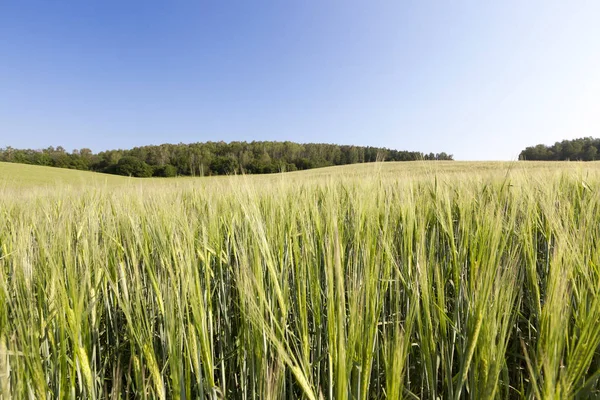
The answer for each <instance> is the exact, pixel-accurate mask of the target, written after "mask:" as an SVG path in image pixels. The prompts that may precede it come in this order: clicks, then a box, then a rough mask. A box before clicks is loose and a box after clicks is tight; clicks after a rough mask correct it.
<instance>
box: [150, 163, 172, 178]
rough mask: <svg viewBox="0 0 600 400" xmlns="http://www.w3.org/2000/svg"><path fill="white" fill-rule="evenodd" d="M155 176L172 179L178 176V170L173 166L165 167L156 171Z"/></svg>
mask: <svg viewBox="0 0 600 400" xmlns="http://www.w3.org/2000/svg"><path fill="white" fill-rule="evenodd" d="M154 176H158V177H162V178H172V177H174V176H177V168H176V167H174V166H172V165H171V164H167V165H163V166H162V167H157V168H155V169H154Z"/></svg>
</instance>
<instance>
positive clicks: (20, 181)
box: [0, 162, 131, 187]
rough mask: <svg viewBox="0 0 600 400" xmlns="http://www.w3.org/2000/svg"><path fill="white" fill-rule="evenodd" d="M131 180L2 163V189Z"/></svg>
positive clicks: (90, 173)
mask: <svg viewBox="0 0 600 400" xmlns="http://www.w3.org/2000/svg"><path fill="white" fill-rule="evenodd" d="M130 180H131V179H130V178H127V177H122V176H117V175H108V174H99V173H96V172H87V171H78V170H72V169H63V168H52V167H42V166H38V165H27V164H15V163H4V162H0V187H5V186H8V187H31V186H38V187H43V186H56V185H77V186H81V185H114V184H123V183H127V182H129V181H130Z"/></svg>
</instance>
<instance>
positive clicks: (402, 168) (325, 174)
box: [0, 161, 600, 188]
mask: <svg viewBox="0 0 600 400" xmlns="http://www.w3.org/2000/svg"><path fill="white" fill-rule="evenodd" d="M596 170H600V162H591V163H590V162H588V163H578V162H544V161H538V162H465V161H436V162H431V161H414V162H386V163H369V164H353V165H343V166H336V167H326V168H316V169H311V170H306V171H295V172H289V173H285V174H267V175H248V176H245V177H223V176H218V177H211V178H210V179H206V178H205V179H198V178H191V177H183V178H175V179H173V178H169V179H165V178H144V179H140V178H129V177H123V176H117V175H110V174H101V173H95V172H87V171H77V170H70V169H62V168H52V167H41V166H36V165H27V164H14V163H3V162H0V185H6V186H7V187H29V188H31V187H33V186H37V187H46V186H56V185H72V186H81V185H84V186H102V185H132V184H133V185H139V184H145V185H153V184H156V183H160V184H167V185H176V186H178V185H181V184H182V183H185V184H189V183H192V182H194V183H198V182H200V183H201V184H203V185H204V184H206V181H209V182H214V181H215V180H219V181H221V182H222V181H223V180H227V179H234V180H236V179H245V180H248V179H250V180H259V181H274V180H279V179H281V177H282V176H285V177H286V178H285V179H288V180H298V179H301V180H305V179H312V178H318V179H321V178H334V179H338V178H352V179H353V178H370V177H373V176H382V177H385V178H429V177H432V176H434V175H440V176H451V175H461V174H467V175H472V174H474V173H479V174H482V173H483V174H485V175H487V176H504V175H506V174H507V173H512V174H513V175H514V174H518V173H519V172H523V173H534V172H535V173H540V172H541V173H550V174H555V173H557V172H562V171H565V172H566V171H584V172H585V171H588V172H589V171H596Z"/></svg>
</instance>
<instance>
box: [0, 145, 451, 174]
mask: <svg viewBox="0 0 600 400" xmlns="http://www.w3.org/2000/svg"><path fill="white" fill-rule="evenodd" d="M452 159H453V158H452V155H451V154H446V153H444V152H442V153H435V154H434V153H429V154H424V153H421V152H414V151H399V150H392V149H387V148H379V147H369V146H367V147H364V146H341V145H335V144H321V143H308V144H300V143H294V142H250V143H248V142H230V143H225V142H205V143H192V144H162V145H158V146H154V145H153V146H142V147H135V148H133V149H129V150H108V151H102V152H100V153H97V154H94V153H93V152H92V151H91V150H90V149H85V148H84V149H80V150H73V151H72V152H68V151H66V150H65V149H64V148H63V147H61V146H58V147H56V148H54V147H48V148H47V149H42V150H32V149H25V150H19V149H13V148H11V147H6V148H0V161H4V162H14V163H23V164H33V165H45V166H51V167H59V168H71V169H78V170H88V171H95V172H104V173H109V174H117V175H126V176H135V177H150V176H160V177H171V176H178V175H179V176H207V175H227V174H236V173H244V174H265V173H272V172H281V171H296V170H305V169H311V168H318V167H327V166H333V165H345V164H356V163H366V162H374V161H415V160H452Z"/></svg>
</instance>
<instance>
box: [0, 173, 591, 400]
mask: <svg viewBox="0 0 600 400" xmlns="http://www.w3.org/2000/svg"><path fill="white" fill-rule="evenodd" d="M508 167H509V165H508V164H494V163H471V164H462V163H455V164H453V165H452V166H444V167H440V166H438V164H429V163H425V162H423V163H406V164H395V163H386V164H381V165H376V166H373V165H361V166H348V167H343V168H339V169H334V170H329V171H325V172H323V171H318V170H313V171H307V172H298V173H293V174H281V175H278V176H239V177H220V178H218V179H212V178H202V179H179V178H178V179H172V180H152V179H148V180H143V181H139V180H135V179H131V180H126V181H119V182H113V183H110V184H107V183H106V182H104V183H99V182H95V181H90V182H87V183H86V182H78V183H77V184H75V183H73V184H69V183H68V182H67V181H65V182H63V183H61V184H60V188H61V190H60V191H58V190H55V189H56V188H54V189H52V188H47V187H35V186H31V185H23V184H17V183H16V182H12V183H10V182H8V183H6V182H5V183H1V184H0V187H2V191H0V398H2V399H13V398H14V399H21V398H36V399H44V398H46V399H54V398H69V399H71V398H87V399H100V398H121V399H125V398H136V399H138V398H139V399H160V398H165V399H166V398H169V399H171V398H173V399H191V398H208V399H258V398H265V399H281V398H284V399H287V398H294V399H295V398H301V399H364V400H366V399H381V398H392V399H398V398H410V399H417V398H431V399H435V398H452V399H482V398H498V399H505V398H506V399H512V398H528V399H529V398H539V399H551V398H578V399H586V398H595V397H599V396H600V386H599V382H598V381H599V377H600V352H599V351H598V349H599V348H600V296H599V295H600V293H599V291H600V224H599V223H598V221H599V217H598V215H600V197H599V196H598V195H597V192H598V189H599V188H600V167H597V166H596V165H595V164H586V165H585V166H578V164H575V163H573V164H552V166H549V165H548V164H545V163H530V164H527V165H526V166H523V165H522V164H516V165H512V166H510V168H508ZM0 179H2V178H0Z"/></svg>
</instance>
